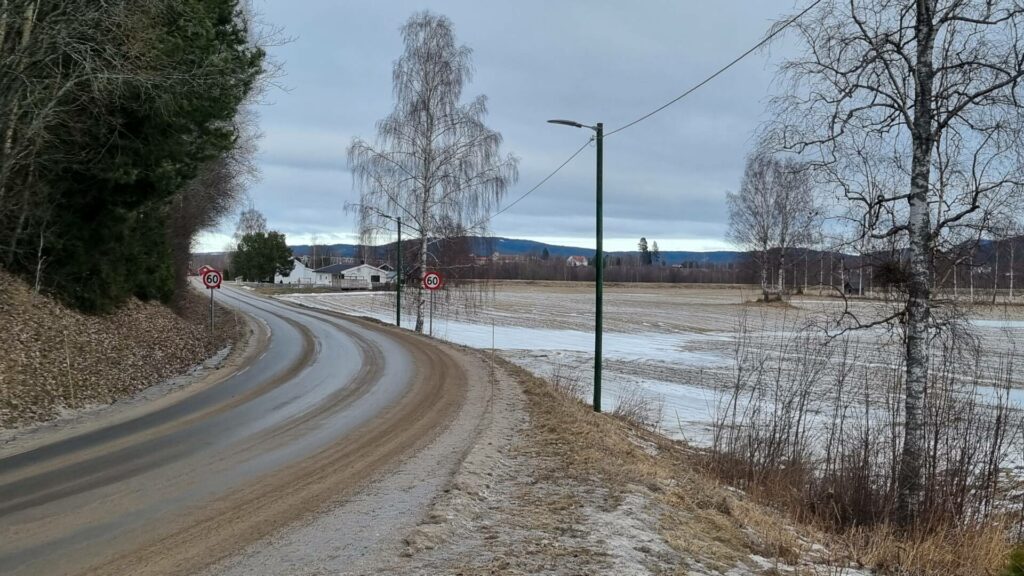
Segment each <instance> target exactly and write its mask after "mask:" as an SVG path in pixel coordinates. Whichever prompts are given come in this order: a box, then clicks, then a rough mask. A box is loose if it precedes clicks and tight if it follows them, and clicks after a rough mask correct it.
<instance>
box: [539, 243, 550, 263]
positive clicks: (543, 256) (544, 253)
mask: <svg viewBox="0 0 1024 576" xmlns="http://www.w3.org/2000/svg"><path fill="white" fill-rule="evenodd" d="M548 258H551V253H550V252H548V247H547V246H545V247H544V250H543V251H542V252H541V253H540V259H541V260H547V259H548Z"/></svg>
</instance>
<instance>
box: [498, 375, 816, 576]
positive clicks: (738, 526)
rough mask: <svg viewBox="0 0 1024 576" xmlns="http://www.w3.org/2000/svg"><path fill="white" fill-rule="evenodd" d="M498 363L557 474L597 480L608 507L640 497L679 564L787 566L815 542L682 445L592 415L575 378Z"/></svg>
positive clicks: (610, 418) (630, 424)
mask: <svg viewBox="0 0 1024 576" xmlns="http://www.w3.org/2000/svg"><path fill="white" fill-rule="evenodd" d="M496 361H497V362H499V363H500V364H502V367H503V369H504V370H506V371H508V372H509V373H510V374H512V375H513V376H514V377H515V378H516V379H517V380H518V381H519V382H520V383H521V384H522V386H523V389H524V391H525V393H526V397H527V399H528V405H529V411H530V415H531V420H532V422H533V428H534V429H535V430H536V431H537V432H538V437H539V438H540V442H541V445H542V450H544V451H545V452H546V453H547V454H548V455H549V456H552V457H557V458H560V459H561V460H562V461H563V463H564V465H563V466H561V467H559V468H558V472H557V473H558V474H561V475H565V476H567V477H570V478H573V479H575V480H580V481H588V480H589V481H592V480H594V479H598V480H599V481H600V483H601V485H602V486H603V487H605V488H607V492H608V498H609V502H608V506H609V507H614V506H615V504H616V503H617V502H618V501H619V500H620V499H621V498H622V496H623V494H625V493H626V491H632V492H640V493H642V494H643V495H644V496H645V497H646V498H648V499H649V500H650V501H651V502H652V503H653V505H654V506H655V507H656V509H657V510H658V512H659V513H658V516H659V524H660V526H659V529H660V532H661V535H662V537H664V538H665V540H666V541H667V543H668V544H669V545H670V546H671V547H672V548H673V549H674V550H676V551H677V552H679V553H680V554H681V555H682V556H683V557H684V558H688V559H692V560H693V562H695V563H697V564H700V565H701V566H703V567H704V568H705V569H709V570H716V571H721V572H725V571H727V570H728V569H730V568H731V567H733V566H735V565H737V564H738V563H742V562H744V561H745V560H747V559H749V557H750V555H751V554H758V555H761V556H765V557H768V558H777V559H778V560H779V561H780V562H781V563H785V564H790V565H793V564H798V563H800V562H801V561H802V560H803V557H804V555H805V553H806V552H807V551H808V550H809V549H810V548H811V546H812V543H814V542H819V541H820V540H819V538H820V537H819V535H818V534H817V533H816V532H814V531H813V530H804V529H801V530H797V529H794V528H791V527H790V526H792V523H791V522H786V521H785V520H784V518H783V517H782V516H781V515H780V514H779V513H777V512H775V511H773V510H771V509H768V508H765V507H763V506H760V505H758V504H756V503H754V502H752V501H751V500H750V499H749V498H747V497H746V496H745V495H744V494H742V493H740V492H738V491H734V490H731V489H728V488H726V487H724V486H722V485H721V484H719V483H718V482H717V481H715V480H713V479H711V478H710V477H709V476H707V475H706V474H704V473H703V472H702V471H701V468H700V466H699V465H698V464H699V462H700V457H699V455H698V454H697V453H695V452H693V451H692V450H691V449H689V448H688V447H687V446H686V445H685V444H683V443H680V442H677V441H672V440H669V439H667V438H665V437H664V436H661V435H659V434H657V433H654V432H652V431H650V430H647V429H645V428H643V427H642V426H637V425H636V423H634V422H630V421H627V420H625V419H623V418H621V417H616V416H613V415H605V414H595V413H594V412H593V410H592V409H591V408H590V406H588V405H586V404H584V403H583V402H581V401H579V397H580V386H579V384H578V379H575V378H573V377H572V376H571V375H566V374H565V372H564V371H563V373H562V374H561V376H559V377H557V378H556V379H555V382H554V383H549V382H548V381H546V380H543V379H540V378H537V377H535V376H533V375H532V374H530V373H529V372H527V371H525V370H523V369H522V368H519V367H518V366H515V365H514V364H512V363H510V362H507V361H505V360H503V359H500V358H499V359H497V360H496ZM569 374H571V372H570V373H569ZM556 375H557V373H556ZM553 384H554V385H553ZM680 568H682V567H680ZM683 573H685V571H683Z"/></svg>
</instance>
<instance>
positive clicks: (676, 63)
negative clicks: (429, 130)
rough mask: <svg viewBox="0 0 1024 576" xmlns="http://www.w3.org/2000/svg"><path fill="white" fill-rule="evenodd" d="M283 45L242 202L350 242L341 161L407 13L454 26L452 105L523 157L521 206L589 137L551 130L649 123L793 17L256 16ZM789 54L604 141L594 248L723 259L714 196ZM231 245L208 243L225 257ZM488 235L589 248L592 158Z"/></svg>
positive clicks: (297, 228)
mask: <svg viewBox="0 0 1024 576" xmlns="http://www.w3.org/2000/svg"><path fill="white" fill-rule="evenodd" d="M256 3H257V6H258V7H259V8H260V9H261V11H262V17H263V19H264V20H265V21H267V22H268V23H271V24H273V25H275V26H279V27H281V28H282V29H283V33H284V35H285V36H288V37H290V38H291V41H290V42H288V43H286V44H284V45H282V46H280V47H276V48H273V49H272V54H273V57H274V58H275V59H276V60H278V61H279V62H280V63H281V64H282V65H283V67H284V76H283V77H282V78H281V79H280V82H281V83H282V84H283V85H284V86H285V87H286V90H272V91H271V92H270V93H269V94H268V95H267V97H266V100H267V102H266V104H264V105H261V106H260V107H259V109H258V114H259V116H260V124H261V129H262V132H263V138H262V140H261V142H260V153H259V157H258V164H259V167H260V169H261V180H260V181H259V182H258V183H257V184H255V185H254V186H253V188H252V189H251V191H250V195H251V197H252V200H253V201H254V202H255V204H256V207H257V208H258V209H260V210H261V211H262V212H263V213H264V214H265V215H266V217H267V220H268V222H269V225H270V227H271V228H273V229H276V230H280V231H282V232H284V233H285V234H287V236H288V242H289V243H290V244H301V243H307V242H308V241H309V240H310V238H311V237H312V235H314V234H317V235H318V236H319V239H320V240H321V241H322V242H325V243H337V242H348V243H351V242H355V241H356V239H357V238H356V235H355V234H354V231H355V226H354V219H353V217H352V216H351V215H349V214H346V213H345V212H344V209H343V207H344V205H345V203H346V202H353V201H357V200H358V198H357V195H356V192H355V191H354V190H353V184H352V177H351V174H350V173H349V171H348V167H347V163H346V157H345V151H346V147H347V146H348V145H349V143H350V142H351V141H352V138H353V137H354V136H360V137H363V138H366V139H372V138H373V137H374V135H375V131H374V124H375V123H376V121H377V120H378V119H380V118H382V117H384V116H385V115H386V114H387V113H388V112H389V111H390V110H391V108H392V106H393V100H392V93H391V89H392V86H391V70H392V64H393V62H394V61H395V59H396V58H397V57H398V56H399V55H400V54H401V51H402V45H401V37H400V35H399V28H400V27H401V25H402V24H403V23H404V22H405V21H406V20H407V19H408V18H409V16H410V15H412V14H413V13H415V12H417V11H420V10H424V9H427V10H430V11H432V12H435V13H439V14H443V15H445V16H447V17H448V18H450V19H451V20H452V22H453V23H454V25H455V32H456V35H457V37H458V39H459V41H460V42H461V43H463V44H466V45H468V46H469V47H470V48H472V50H473V64H474V67H475V76H474V78H473V81H472V82H471V83H470V84H469V85H468V87H467V89H466V90H465V92H464V95H463V96H464V100H465V99H469V98H471V97H473V96H475V95H478V94H485V95H486V96H487V97H488V99H489V109H490V113H489V116H488V125H489V126H490V127H491V128H493V129H495V130H498V131H499V132H501V133H502V135H503V136H504V139H505V150H506V151H508V152H512V153H514V154H516V155H517V156H518V157H519V158H520V178H519V183H518V184H517V185H515V186H514V187H513V188H512V189H511V190H510V192H509V195H508V198H507V201H512V200H514V199H516V198H518V197H519V196H520V195H521V194H522V193H523V192H525V191H526V190H529V189H530V188H531V187H533V186H534V185H535V184H536V183H537V182H538V181H539V180H540V179H542V178H543V177H544V176H545V175H547V174H548V173H549V172H550V171H551V170H553V169H554V168H555V167H557V166H558V165H559V164H560V163H561V162H562V161H564V160H565V159H566V158H567V157H568V156H569V155H570V154H571V153H572V152H573V151H574V150H575V149H576V148H578V147H579V146H580V145H581V144H582V143H583V142H585V141H586V139H587V137H588V136H589V131H586V130H578V129H574V128H569V127H564V126H555V125H550V124H547V123H545V120H546V119H548V118H570V119H573V120H577V121H580V122H583V123H590V124H592V123H596V122H604V124H605V129H606V131H611V130H613V129H615V128H617V127H618V126H621V125H623V124H625V123H627V122H629V121H631V120H633V119H635V118H637V117H639V116H640V115H642V114H644V113H646V112H648V111H650V110H652V109H654V108H656V107H657V106H660V105H661V104H663V103H665V102H666V101H668V100H670V99H672V98H673V97H675V96H677V95H678V94H679V93H681V92H682V91H683V90H685V89H686V88H688V87H690V86H691V85H693V84H694V83H696V82H698V81H700V80H701V79H703V78H704V77H706V76H707V75H708V74H710V73H711V72H713V71H714V70H716V69H717V68H719V67H720V66H722V65H724V64H725V63H727V62H729V61H730V60H732V59H733V58H735V57H736V56H738V55H739V54H741V53H742V52H743V51H745V50H746V49H748V48H749V47H750V46H752V45H753V44H754V43H756V42H757V41H758V40H759V39H760V38H761V37H763V35H764V33H765V31H766V30H767V29H768V27H769V26H770V25H771V23H772V22H773V21H774V20H775V19H777V18H779V17H780V16H783V15H785V14H789V13H791V12H792V11H793V10H794V2H793V1H792V0H718V1H715V2H706V1H698V0H661V1H654V0H646V1H644V2H621V1H611V0H608V1H594V0H577V1H559V2H552V1H541V0H517V1H515V2H500V3H499V2H481V1H479V0H473V1H418V2H413V1H394V0H392V1H388V2H378V1H370V0H359V1H357V0H345V1H342V0H303V1H302V2H295V1H291V2H286V1H284V0H257V1H256ZM785 52H786V48H785V45H780V46H775V47H774V48H773V49H772V50H771V51H770V52H759V53H755V54H753V55H752V56H750V57H748V58H747V59H746V60H744V61H743V62H741V63H740V64H738V65H737V66H735V67H734V68H732V69H731V70H729V71H728V72H726V73H725V74H724V75H723V76H720V77H719V78H717V79H716V80H715V81H713V82H712V83H711V84H709V85H707V86H705V87H704V88H702V89H701V90H699V91H698V92H696V93H694V94H693V95H692V96H690V97H688V98H685V99H683V100H682V101H680V102H679V103H677V104H675V105H673V106H672V107H670V108H668V109H667V110H665V111H663V112H661V113H660V114H658V115H656V116H654V117H652V118H650V119H648V120H646V121H645V122H642V123H640V124H638V125H636V126H634V127H632V128H630V129H629V130H625V131H623V132H622V133H620V134H616V135H614V136H611V137H609V138H607V139H606V141H605V150H604V154H605V158H604V167H605V190H604V193H605V238H606V241H605V242H606V243H605V246H606V249H609V250H623V249H636V242H637V240H638V239H639V238H640V237H641V236H645V237H647V239H648V240H657V241H658V244H659V247H660V248H661V249H663V250H672V249H676V250H714V249H722V248H729V246H728V244H726V243H725V241H724V239H723V238H724V234H725V230H726V223H727V212H726V207H725V193H726V191H728V190H735V189H736V187H737V186H738V184H739V180H740V176H741V173H742V170H743V161H744V156H745V155H746V154H747V152H748V151H749V149H750V147H751V145H752V133H753V131H754V130H755V129H756V127H757V125H758V123H759V122H760V121H761V120H762V119H763V117H764V108H765V104H766V101H767V98H768V97H769V95H770V93H771V90H772V80H773V77H774V71H775V68H776V66H777V65H778V62H779V60H780V58H781V57H782V56H784V55H785ZM233 229H234V222H233V221H226V222H225V223H224V225H223V226H222V227H221V229H220V230H218V231H215V232H212V233H208V234H205V235H203V236H202V238H201V239H200V241H199V245H198V246H197V249H199V250H202V251H205V250H221V249H223V248H224V247H225V245H226V244H227V242H228V238H229V236H230V234H231V232H232V231H233ZM491 232H492V233H493V234H495V235H498V236H505V237H512V238H531V239H537V240H542V241H549V242H554V243H561V244H569V245H576V246H584V247H593V246H594V238H593V237H594V152H593V147H591V149H590V150H589V151H584V153H582V154H580V155H579V156H578V157H577V158H576V159H575V160H574V161H573V163H572V164H570V165H569V166H567V167H566V168H565V169H563V170H562V171H561V172H560V173H559V174H558V175H556V176H555V177H554V178H553V179H551V180H550V181H549V182H548V183H547V184H546V185H545V186H543V187H542V188H540V189H538V190H537V191H536V192H534V193H533V194H532V195H530V196H529V197H527V198H526V199H525V200H523V201H522V202H520V203H519V204H517V205H516V206H515V207H513V208H512V209H511V210H509V211H508V212H505V213H503V214H501V215H500V216H498V217H497V218H495V220H494V221H493V222H492V224H491Z"/></svg>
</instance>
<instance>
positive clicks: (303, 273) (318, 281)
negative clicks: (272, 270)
mask: <svg viewBox="0 0 1024 576" xmlns="http://www.w3.org/2000/svg"><path fill="white" fill-rule="evenodd" d="M292 261H294V262H295V267H294V268H292V271H291V273H290V274H288V275H287V276H282V275H280V274H274V284H293V285H303V286H330V285H331V275H330V274H323V273H321V272H318V271H316V270H312V269H310V268H308V267H307V266H306V265H305V264H304V263H303V262H302V260H301V259H299V258H292Z"/></svg>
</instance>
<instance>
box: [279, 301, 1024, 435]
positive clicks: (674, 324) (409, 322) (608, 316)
mask: <svg viewBox="0 0 1024 576" xmlns="http://www.w3.org/2000/svg"><path fill="white" fill-rule="evenodd" d="M277 297H278V298H280V299H282V300H288V301H292V302H296V303H299V304H302V305H305V306H310V307H317V308H324V309H329V310H334V311H338V312H343V313H346V314H352V315H356V316H368V317H372V318H376V319H378V320H381V321H384V322H394V320H395V304H394V295H393V294H391V293H381V292H375V293H369V292H348V293H337V294H286V295H280V296H277ZM756 298H757V293H756V291H755V290H753V289H743V288H734V287H729V288H726V287H722V288H704V287H700V288H697V287H688V286H685V287H684V286H675V285H614V286H609V287H606V289H605V298H604V310H605V316H604V327H605V335H604V370H603V383H604V395H603V401H602V402H603V405H604V407H605V409H607V410H611V409H614V408H615V406H616V404H617V403H618V402H619V400H620V398H622V397H636V396H637V395H638V394H640V395H642V396H644V397H647V398H649V399H651V400H652V401H653V402H655V403H658V404H661V405H662V410H661V430H662V432H663V433H665V434H667V435H669V436H673V437H677V438H685V439H687V440H690V441H691V442H696V443H698V444H706V443H707V442H708V440H709V429H710V424H711V422H712V421H713V420H714V419H715V417H716V415H717V414H720V413H721V409H722V406H723V401H724V396H723V390H724V389H726V388H727V387H728V386H730V381H731V380H732V379H733V378H734V373H735V370H736V368H735V367H736V365H737V361H736V358H737V356H738V355H739V354H743V353H745V352H741V351H740V350H739V349H738V343H739V340H740V339H742V340H744V341H746V342H747V343H748V346H749V343H751V342H753V343H755V344H756V345H758V346H760V347H761V348H762V349H763V350H768V349H770V348H771V349H774V348H776V347H778V343H779V342H781V341H783V340H786V341H794V340H799V339H800V338H808V339H815V338H819V337H822V336H823V334H824V332H823V331H822V330H821V327H822V326H823V324H824V323H823V322H822V321H821V319H824V318H831V317H835V316H836V313H837V312H838V310H839V307H840V306H841V300H838V299H835V298H828V297H823V296H818V295H814V294H811V295H808V296H806V297H796V298H794V299H793V300H792V302H791V304H790V305H789V306H763V305H757V304H752V303H751V301H753V300H755V299H756ZM403 304H404V305H405V306H404V310H403V315H402V325H403V326H404V327H407V328H410V329H411V328H413V327H414V325H415V309H414V307H413V306H414V293H413V292H411V291H410V292H408V293H407V294H406V296H405V297H404V298H403ZM873 306H876V304H873V303H865V302H859V303H854V304H853V308H852V309H851V310H852V311H853V312H855V313H857V314H859V315H861V316H862V317H869V315H870V313H871V310H870V308H871V307H873ZM593 308H594V296H593V288H592V286H590V285H585V284H564V283H527V282H505V283H500V284H497V285H496V286H494V287H492V288H489V289H487V291H486V292H485V293H480V292H478V291H456V290H452V291H449V292H447V293H440V294H439V295H438V297H437V298H436V302H435V305H434V316H433V335H434V336H435V337H438V338H442V339H445V340H448V341H451V342H455V343H458V344H463V345H467V346H472V347H476V348H481V349H491V348H492V347H493V348H494V349H495V350H496V351H497V352H498V353H500V354H501V355H502V356H504V357H505V358H507V359H508V360H510V361H512V362H514V363H516V364H518V365H520V366H522V367H524V368H526V369H528V370H530V371H531V372H533V373H535V374H537V375H539V376H543V377H551V376H552V375H553V374H556V373H559V374H562V375H565V374H573V375H575V376H576V377H578V378H579V379H580V380H581V381H582V382H583V383H584V384H585V385H586V386H587V387H588V389H589V387H590V386H591V385H592V377H593V374H592V366H593V346H594V334H593V325H594V310H593ZM427 309H428V310H429V300H428V305H427ZM968 312H969V314H968V315H969V317H970V319H971V326H972V332H973V333H974V334H975V336H976V337H977V338H978V339H979V340H978V341H979V343H980V344H981V349H982V351H983V361H984V362H987V363H989V364H991V365H992V366H993V367H994V366H997V365H1000V363H1002V362H1004V361H1005V359H1006V358H1007V357H1008V354H1007V353H1008V352H1009V351H1010V350H1012V349H1014V348H1015V342H1022V343H1024V308H1022V307H994V308H993V307H979V308H976V309H971V310H969V311H968ZM430 324H431V323H430V321H429V320H427V321H426V322H425V326H424V330H425V331H427V330H428V329H429V327H430ZM741 335H742V336H741ZM857 337H858V346H859V347H860V348H861V349H862V352H863V351H866V354H864V356H865V357H866V358H868V359H869V360H866V361H865V362H864V363H865V364H871V363H876V364H877V363H878V362H879V361H878V360H876V358H884V357H885V354H876V353H873V351H874V350H875V347H877V350H878V351H881V352H887V353H890V354H891V353H893V352H895V351H896V349H894V347H899V343H898V342H895V341H893V340H892V339H891V338H890V337H889V335H888V334H887V333H885V332H884V331H880V330H874V331H869V332H863V333H859V334H858V336H857ZM784 353H785V354H788V355H794V356H799V355H800V354H801V353H802V351H801V349H800V347H799V346H793V345H788V346H786V347H785V352H784ZM880 366H881V367H882V368H884V364H882V365H880ZM1013 378H1014V379H1015V382H1014V384H1015V386H1017V387H1019V388H1018V389H1016V390H1014V391H1013V392H1012V396H1013V398H1014V399H1015V400H1019V401H1020V403H1022V404H1024V374H1015V375H1014V376H1013Z"/></svg>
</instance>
